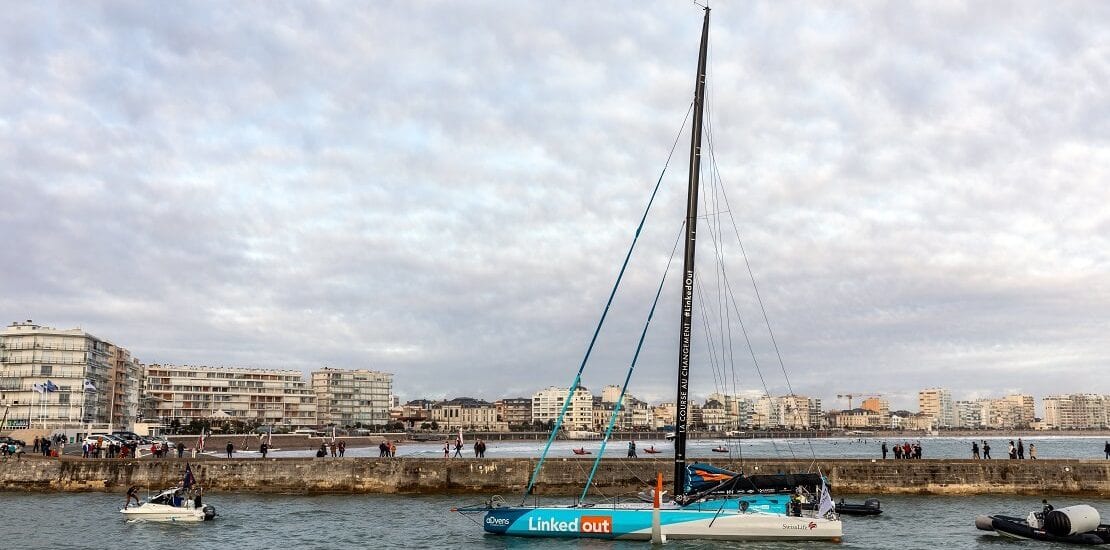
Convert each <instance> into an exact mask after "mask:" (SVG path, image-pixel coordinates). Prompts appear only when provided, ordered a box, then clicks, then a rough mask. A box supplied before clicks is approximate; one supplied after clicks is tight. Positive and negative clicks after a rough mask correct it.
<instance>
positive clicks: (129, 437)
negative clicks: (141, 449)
mask: <svg viewBox="0 0 1110 550" xmlns="http://www.w3.org/2000/svg"><path fill="white" fill-rule="evenodd" d="M112 437H116V438H119V439H122V440H124V441H126V442H128V443H131V442H132V441H134V442H136V443H142V440H143V438H142V437H140V436H139V434H137V433H135V432H126V431H116V432H112Z"/></svg>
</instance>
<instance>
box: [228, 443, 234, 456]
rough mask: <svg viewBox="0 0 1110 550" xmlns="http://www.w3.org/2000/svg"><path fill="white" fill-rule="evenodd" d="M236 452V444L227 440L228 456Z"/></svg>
mask: <svg viewBox="0 0 1110 550" xmlns="http://www.w3.org/2000/svg"><path fill="white" fill-rule="evenodd" d="M234 453H235V445H233V444H232V443H231V442H230V441H228V442H227V457H228V458H231V455H233V454H234Z"/></svg>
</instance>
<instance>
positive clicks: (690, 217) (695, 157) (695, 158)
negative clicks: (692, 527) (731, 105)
mask: <svg viewBox="0 0 1110 550" xmlns="http://www.w3.org/2000/svg"><path fill="white" fill-rule="evenodd" d="M708 45H709V8H708V7H707V8H705V22H704V23H702V28H701V49H700V50H699V51H698V78H697V81H696V82H695V83H694V123H693V126H691V127H690V134H691V135H690V190H689V193H688V195H687V196H686V247H685V253H684V255H683V261H682V317H681V319H680V320H679V321H680V323H679V325H680V328H679V333H678V339H679V340H678V397H677V399H675V426H674V492H672V493H671V494H673V495H674V496H675V498H680V497H682V496H683V494H684V489H685V485H686V421H687V418H686V411H687V405H688V404H689V391H690V331H691V329H692V323H691V320H692V318H693V313H694V243H695V240H696V237H697V232H698V231H697V226H698V178H699V176H700V174H701V131H702V111H703V107H704V99H705V55H706V50H707V49H708Z"/></svg>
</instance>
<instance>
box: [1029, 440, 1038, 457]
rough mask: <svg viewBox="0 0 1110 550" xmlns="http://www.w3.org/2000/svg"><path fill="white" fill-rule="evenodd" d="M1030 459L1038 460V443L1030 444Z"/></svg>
mask: <svg viewBox="0 0 1110 550" xmlns="http://www.w3.org/2000/svg"><path fill="white" fill-rule="evenodd" d="M1029 460H1037V444H1036V443H1030V444H1029Z"/></svg>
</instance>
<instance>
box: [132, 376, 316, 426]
mask: <svg viewBox="0 0 1110 550" xmlns="http://www.w3.org/2000/svg"><path fill="white" fill-rule="evenodd" d="M145 390H146V397H147V399H146V402H147V404H148V405H147V406H148V407H149V408H150V410H149V415H151V416H153V417H154V418H160V419H161V420H162V422H163V423H165V424H169V423H170V422H172V421H173V420H177V421H179V422H180V423H182V424H187V423H189V422H192V421H194V420H199V421H204V420H208V421H212V422H217V423H218V422H220V421H240V422H247V423H257V424H261V425H276V426H285V427H289V428H301V427H314V426H317V422H316V395H315V393H313V391H312V388H310V387H309V386H308V384H307V383H306V382H305V381H304V374H303V373H302V372H300V371H295V370H276V369H246V368H236V367H189V366H173V365H147V366H146V386H145Z"/></svg>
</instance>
